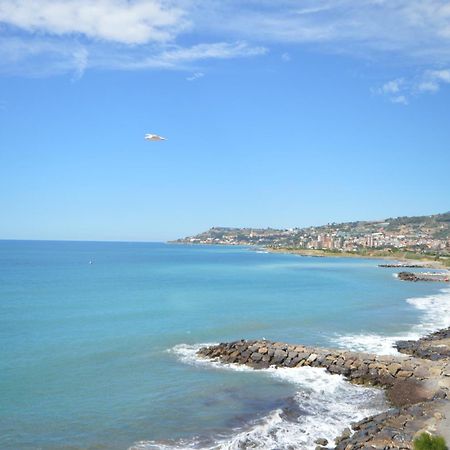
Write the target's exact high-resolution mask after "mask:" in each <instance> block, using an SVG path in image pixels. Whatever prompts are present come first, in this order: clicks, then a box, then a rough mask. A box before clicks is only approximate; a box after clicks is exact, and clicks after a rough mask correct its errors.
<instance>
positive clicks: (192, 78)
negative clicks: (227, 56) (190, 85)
mask: <svg viewBox="0 0 450 450" xmlns="http://www.w3.org/2000/svg"><path fill="white" fill-rule="evenodd" d="M204 76H205V74H204V73H203V72H195V73H193V74H192V75H191V76H190V77H187V78H186V80H187V81H195V80H198V79H199V78H203V77H204Z"/></svg>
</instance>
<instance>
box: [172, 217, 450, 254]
mask: <svg viewBox="0 0 450 450" xmlns="http://www.w3.org/2000/svg"><path fill="white" fill-rule="evenodd" d="M176 242H180V243H191V244H218V245H256V246H263V247H270V248H273V249H277V248H278V249H283V248H290V249H305V250H324V251H333V252H342V253H344V252H354V253H358V252H361V251H367V250H385V251H387V252H389V251H391V252H396V251H405V252H406V251H408V252H414V253H422V254H425V255H437V256H443V257H446V256H450V212H447V213H444V214H436V215H432V216H419V217H398V218H389V219H385V220H379V221H358V222H346V223H329V224H327V225H323V226H317V227H307V228H289V229H274V228H264V229H261V228H227V227H213V228H211V229H210V230H208V231H206V232H204V233H201V234H198V235H195V236H191V237H186V238H183V239H179V240H178V241H176Z"/></svg>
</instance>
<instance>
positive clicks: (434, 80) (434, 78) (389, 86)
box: [374, 69, 450, 105]
mask: <svg viewBox="0 0 450 450" xmlns="http://www.w3.org/2000/svg"><path fill="white" fill-rule="evenodd" d="M443 84H450V69H440V70H426V71H425V72H423V73H422V74H421V75H420V76H418V77H417V78H415V79H412V80H408V81H407V80H405V79H404V78H398V79H395V80H391V81H387V82H386V83H384V84H383V85H382V86H381V87H380V88H378V89H375V90H374V92H375V93H376V94H379V95H384V96H386V97H387V98H388V99H389V100H390V101H391V102H393V103H401V104H404V105H407V104H408V103H409V99H410V98H411V97H416V96H418V95H420V94H425V93H435V92H437V91H439V89H440V87H441V85H443Z"/></svg>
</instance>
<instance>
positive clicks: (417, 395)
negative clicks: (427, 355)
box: [198, 340, 450, 450]
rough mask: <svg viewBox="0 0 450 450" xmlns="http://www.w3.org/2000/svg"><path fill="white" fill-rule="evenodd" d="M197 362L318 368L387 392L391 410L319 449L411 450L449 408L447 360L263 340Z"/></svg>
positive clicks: (219, 349) (230, 346)
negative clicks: (443, 410)
mask: <svg viewBox="0 0 450 450" xmlns="http://www.w3.org/2000/svg"><path fill="white" fill-rule="evenodd" d="M198 356H200V357H202V358H208V359H213V360H217V361H220V362H222V363H225V364H245V365H247V366H250V367H253V368H254V369H264V368H268V367H287V368H294V367H304V366H310V367H321V368H324V369H326V370H327V371H328V372H330V373H332V374H339V375H342V376H344V377H345V378H347V379H348V380H349V381H351V382H352V383H357V384H365V385H372V386H380V387H383V388H385V389H386V391H387V398H388V400H389V401H390V403H391V405H392V406H393V407H394V408H392V409H390V410H389V411H387V412H385V413H383V414H379V415H377V416H373V417H371V418H367V419H364V420H363V421H361V422H359V423H357V424H354V425H353V426H352V430H345V431H344V433H343V435H342V436H340V437H339V438H337V439H336V442H335V444H334V445H333V446H331V447H330V446H329V444H328V447H321V446H318V448H336V449H340V450H341V449H342V450H351V449H360V448H367V449H368V448H379V449H411V448H412V439H413V437H414V436H415V435H416V434H417V433H418V432H419V431H421V430H425V429H436V427H437V426H438V425H439V422H440V421H441V420H443V419H444V418H445V416H444V414H441V413H439V410H440V409H442V408H443V407H444V406H445V405H448V403H449V400H448V398H449V397H450V393H449V391H450V360H448V359H447V358H441V359H437V360H431V359H421V358H416V357H414V356H377V355H372V354H368V353H361V352H351V351H344V350H330V349H324V348H315V347H307V346H303V345H293V344H285V343H282V342H271V341H267V340H240V341H235V342H230V343H222V344H218V345H213V346H210V347H204V348H202V349H200V350H199V351H198ZM318 442H320V440H319V441H318Z"/></svg>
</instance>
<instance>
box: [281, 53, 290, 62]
mask: <svg viewBox="0 0 450 450" xmlns="http://www.w3.org/2000/svg"><path fill="white" fill-rule="evenodd" d="M281 60H282V61H283V62H289V61H290V60H291V55H290V54H289V53H287V52H284V53H283V54H282V55H281Z"/></svg>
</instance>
